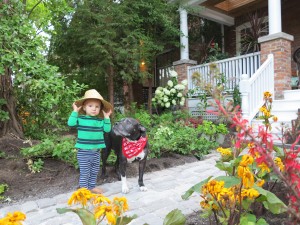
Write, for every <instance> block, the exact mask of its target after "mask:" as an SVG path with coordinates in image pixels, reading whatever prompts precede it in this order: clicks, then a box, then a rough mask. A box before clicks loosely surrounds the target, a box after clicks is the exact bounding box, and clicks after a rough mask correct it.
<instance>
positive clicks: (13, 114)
mask: <svg viewBox="0 0 300 225" xmlns="http://www.w3.org/2000/svg"><path fill="white" fill-rule="evenodd" d="M0 99H4V100H5V101H6V104H4V105H2V108H1V110H3V111H5V112H7V113H8V115H9V119H8V120H5V121H0V137H3V136H5V135H7V134H9V133H11V134H13V135H16V136H18V137H20V138H23V137H24V133H23V129H22V125H21V122H20V119H19V116H18V114H17V110H16V108H17V107H16V100H15V97H14V95H13V86H12V79H11V70H10V69H9V68H6V69H5V74H4V75H0Z"/></svg>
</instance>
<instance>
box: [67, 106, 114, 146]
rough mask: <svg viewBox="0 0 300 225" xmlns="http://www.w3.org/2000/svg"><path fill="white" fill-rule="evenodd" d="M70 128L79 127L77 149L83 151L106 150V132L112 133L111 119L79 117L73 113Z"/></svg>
mask: <svg viewBox="0 0 300 225" xmlns="http://www.w3.org/2000/svg"><path fill="white" fill-rule="evenodd" d="M68 126H70V127H77V130H78V133H77V134H78V137H77V142H76V145H75V147H76V148H81V149H100V148H105V142H104V132H110V130H111V123H110V118H107V119H106V118H104V119H101V118H99V117H96V116H86V115H78V112H74V111H73V112H72V113H71V115H70V117H69V120H68Z"/></svg>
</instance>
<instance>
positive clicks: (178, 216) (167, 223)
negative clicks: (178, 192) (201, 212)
mask: <svg viewBox="0 0 300 225" xmlns="http://www.w3.org/2000/svg"><path fill="white" fill-rule="evenodd" d="M185 221H186V218H185V216H184V215H183V214H182V212H181V211H180V210H179V209H174V210H172V211H171V212H169V213H168V215H167V216H166V217H165V219H164V224H163V225H175V224H176V225H184V224H185Z"/></svg>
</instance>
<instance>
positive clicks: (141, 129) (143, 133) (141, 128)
mask: <svg viewBox="0 0 300 225" xmlns="http://www.w3.org/2000/svg"><path fill="white" fill-rule="evenodd" d="M139 129H140V131H141V136H143V137H146V128H145V127H144V126H142V125H141V124H139Z"/></svg>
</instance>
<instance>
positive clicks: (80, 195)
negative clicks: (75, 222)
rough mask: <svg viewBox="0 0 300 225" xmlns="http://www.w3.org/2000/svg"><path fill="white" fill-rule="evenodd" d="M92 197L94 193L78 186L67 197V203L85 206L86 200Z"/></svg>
mask: <svg viewBox="0 0 300 225" xmlns="http://www.w3.org/2000/svg"><path fill="white" fill-rule="evenodd" d="M93 197H94V194H93V193H92V192H91V191H90V190H88V189H86V188H80V189H78V190H77V191H75V192H74V193H73V194H72V196H71V197H70V198H69V200H68V205H72V204H76V203H80V204H81V205H82V206H86V205H87V203H88V201H89V200H90V199H91V198H93Z"/></svg>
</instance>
